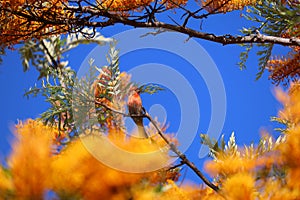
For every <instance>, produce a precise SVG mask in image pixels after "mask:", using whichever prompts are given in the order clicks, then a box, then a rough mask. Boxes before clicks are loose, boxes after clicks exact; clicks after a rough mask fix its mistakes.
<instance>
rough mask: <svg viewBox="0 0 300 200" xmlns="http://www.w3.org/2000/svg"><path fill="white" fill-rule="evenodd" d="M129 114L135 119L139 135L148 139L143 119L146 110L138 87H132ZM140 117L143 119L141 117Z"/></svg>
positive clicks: (128, 105)
mask: <svg viewBox="0 0 300 200" xmlns="http://www.w3.org/2000/svg"><path fill="white" fill-rule="evenodd" d="M127 107H128V112H129V114H130V115H133V116H131V118H132V119H133V121H134V123H135V124H136V125H137V128H138V135H139V137H141V138H148V135H147V133H146V131H145V128H144V123H143V117H142V115H143V114H144V108H143V104H142V99H141V96H140V90H139V89H138V88H136V87H132V88H131V89H130V91H129V96H128V102H127ZM139 115H140V116H141V117H139Z"/></svg>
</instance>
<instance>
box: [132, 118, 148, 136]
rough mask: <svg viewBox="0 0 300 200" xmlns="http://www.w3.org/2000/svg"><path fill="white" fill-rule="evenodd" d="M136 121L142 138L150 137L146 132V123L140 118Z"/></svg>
mask: <svg viewBox="0 0 300 200" xmlns="http://www.w3.org/2000/svg"><path fill="white" fill-rule="evenodd" d="M135 123H136V125H137V128H138V136H139V137H140V138H148V137H149V136H148V134H147V133H146V130H145V127H144V124H143V120H141V119H139V120H135Z"/></svg>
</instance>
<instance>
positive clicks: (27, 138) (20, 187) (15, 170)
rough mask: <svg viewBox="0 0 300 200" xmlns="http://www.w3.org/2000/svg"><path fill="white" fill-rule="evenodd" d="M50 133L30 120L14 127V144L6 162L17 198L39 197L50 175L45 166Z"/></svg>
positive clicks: (50, 142) (49, 129)
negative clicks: (15, 128)
mask: <svg viewBox="0 0 300 200" xmlns="http://www.w3.org/2000/svg"><path fill="white" fill-rule="evenodd" d="M53 130H54V129H52V128H50V127H47V126H44V125H43V124H42V123H41V122H37V121H33V120H28V121H27V122H26V123H25V124H19V125H18V126H17V130H16V134H15V136H16V139H17V141H15V142H14V144H13V152H12V154H11V156H10V157H9V160H8V163H9V166H10V169H11V173H12V177H13V185H14V188H15V193H16V196H17V197H19V198H21V199H42V198H43V195H44V192H45V190H46V189H47V188H48V185H49V179H48V177H49V174H51V168H49V166H50V164H51V144H52V134H53Z"/></svg>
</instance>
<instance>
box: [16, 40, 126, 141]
mask: <svg viewBox="0 0 300 200" xmlns="http://www.w3.org/2000/svg"><path fill="white" fill-rule="evenodd" d="M77 38H78V37H77ZM106 41H111V40H110V39H105V38H103V37H102V36H99V35H96V38H94V39H93V40H91V41H89V40H88V39H86V38H83V37H82V38H81V39H80V38H79V39H78V40H77V39H76V37H75V35H70V36H67V38H66V39H61V37H51V38H50V39H47V40H43V41H40V42H38V43H33V41H29V42H27V43H26V45H25V47H24V48H22V49H21V51H22V52H23V56H22V59H23V63H25V68H26V66H27V65H28V66H29V65H33V66H35V67H36V68H38V69H40V72H42V74H41V75H40V81H39V82H38V83H37V84H35V86H34V87H31V88H29V90H28V91H27V92H26V93H25V96H27V97H29V96H37V95H42V96H44V97H45V101H46V102H48V103H49V105H50V106H49V108H48V109H47V110H46V111H45V112H43V113H42V114H41V116H40V118H41V119H42V120H43V121H44V122H45V123H46V124H50V125H53V126H58V127H59V129H60V130H63V131H66V132H68V133H70V134H71V135H70V136H77V135H78V134H80V133H83V130H86V129H87V127H94V126H97V127H98V128H105V127H104V126H105V124H107V121H106V120H107V118H108V117H109V116H111V115H110V113H109V112H108V111H107V110H105V108H103V106H100V105H95V96H94V86H95V81H96V80H98V76H99V72H100V73H106V71H104V70H102V69H100V68H98V67H97V66H94V60H92V59H91V60H90V62H89V68H88V69H89V70H88V73H87V74H85V75H84V76H83V77H79V78H77V74H76V72H75V71H74V70H73V69H72V68H71V67H69V66H67V65H68V61H64V62H61V61H60V62H59V67H53V65H52V64H53V62H51V60H52V58H50V56H49V55H51V56H52V57H53V58H54V60H56V61H59V60H60V58H64V56H65V54H66V53H67V52H68V51H69V50H70V49H72V48H74V47H76V46H78V45H79V44H80V43H84V44H88V43H91V42H96V43H98V44H101V45H103V44H104V43H105V42H106ZM41 43H43V44H44V45H42V44H41ZM41 46H45V49H42V48H40V47H41ZM30 47H33V50H30ZM34 48H36V49H34ZM107 59H108V63H109V65H108V66H105V67H106V68H107V69H108V70H109V79H105V80H106V81H107V82H102V83H103V84H102V83H100V82H98V83H97V84H100V85H101V84H102V85H101V87H104V91H106V93H104V94H103V97H104V98H107V99H109V100H112V98H111V97H112V94H114V96H116V95H118V94H120V91H121V90H122V89H121V88H119V87H120V81H119V80H120V70H119V62H118V60H119V56H118V51H117V50H116V49H115V47H114V45H111V49H110V51H109V54H108V56H107ZM51 65H52V67H49V66H51ZM26 69H28V68H26ZM106 75H108V74H106ZM92 108H94V109H96V113H95V111H93V110H92ZM99 113H103V115H100V114H99ZM95 114H97V116H95ZM75 122H76V126H75ZM78 125H80V126H78Z"/></svg>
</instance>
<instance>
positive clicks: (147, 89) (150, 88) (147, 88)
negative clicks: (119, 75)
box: [138, 83, 165, 94]
mask: <svg viewBox="0 0 300 200" xmlns="http://www.w3.org/2000/svg"><path fill="white" fill-rule="evenodd" d="M138 89H139V90H140V93H148V94H155V93H157V92H159V91H163V90H165V89H164V88H162V87H161V86H159V85H156V84H152V83H151V84H146V85H141V86H140V87H138Z"/></svg>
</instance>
